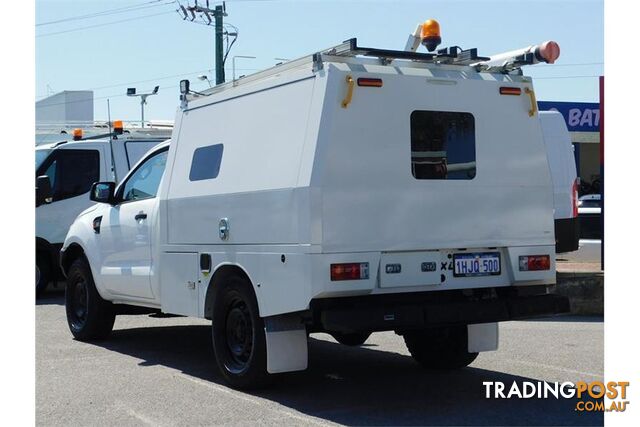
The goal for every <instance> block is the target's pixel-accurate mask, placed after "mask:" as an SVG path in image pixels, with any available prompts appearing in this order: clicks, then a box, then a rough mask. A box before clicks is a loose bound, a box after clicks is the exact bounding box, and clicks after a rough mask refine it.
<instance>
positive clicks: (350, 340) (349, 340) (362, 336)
mask: <svg viewBox="0 0 640 427" xmlns="http://www.w3.org/2000/svg"><path fill="white" fill-rule="evenodd" d="M331 336H332V337H333V338H335V340H336V341H338V342H339V343H340V344H344V345H350V346H358V345H362V344H364V343H365V341H366V340H367V339H368V338H369V337H370V336H371V332H358V333H350V334H343V333H341V332H332V333H331Z"/></svg>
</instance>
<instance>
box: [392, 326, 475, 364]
mask: <svg viewBox="0 0 640 427" xmlns="http://www.w3.org/2000/svg"><path fill="white" fill-rule="evenodd" d="M404 342H405V344H406V345H407V349H408V350H409V353H411V356H413V358H414V359H415V360H416V362H418V363H419V364H420V365H422V366H423V367H425V368H427V369H442V370H449V369H460V368H464V367H465V366H468V365H470V364H471V362H473V361H474V360H475V359H476V357H478V353H469V352H468V351H467V349H468V345H467V326H466V325H461V326H451V327H444V328H430V329H422V330H419V331H408V332H405V333H404Z"/></svg>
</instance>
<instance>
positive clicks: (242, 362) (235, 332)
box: [225, 298, 254, 373]
mask: <svg viewBox="0 0 640 427" xmlns="http://www.w3.org/2000/svg"><path fill="white" fill-rule="evenodd" d="M253 335H254V334H253V322H252V320H251V312H250V311H249V307H248V306H247V304H246V303H245V302H244V301H243V300H242V299H240V298H233V299H232V300H231V301H230V303H229V305H228V308H227V314H226V319H225V341H226V344H227V348H226V350H227V359H228V361H227V362H228V363H226V365H227V368H228V369H229V370H230V371H231V372H233V373H239V372H242V371H244V370H245V369H246V368H247V366H248V364H249V360H250V359H251V351H252V350H253Z"/></svg>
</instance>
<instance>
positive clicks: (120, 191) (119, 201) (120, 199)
mask: <svg viewBox="0 0 640 427" xmlns="http://www.w3.org/2000/svg"><path fill="white" fill-rule="evenodd" d="M165 151H167V152H168V151H169V146H168V145H167V146H166V147H162V148H161V149H159V150H157V151H154V152H152V153H149V155H148V156H146V157H143V158H142V159H141V160H140V162H139V163H138V165H137V166H136V167H135V168H133V169H131V170H130V171H129V174H128V175H127V176H126V178H125V179H124V180H123V181H122V182H121V183H120V184H119V185H118V188H116V192H115V199H116V201H117V204H118V205H122V204H125V203H135V202H142V201H144V200H150V199H156V198H157V197H158V193H157V192H156V195H155V196H154V197H146V198H144V199H135V200H124V199H123V196H124V187H125V186H126V185H127V183H128V182H129V180H130V179H131V178H132V177H133V175H135V173H136V172H137V171H138V170H139V169H140V168H141V167H142V166H144V164H145V163H147V162H148V161H149V160H151V158H153V157H155V156H157V155H159V154H161V153H164V152H165ZM167 158H168V154H167ZM166 170H167V169H166V165H165V171H166ZM162 174H163V177H164V171H163V172H162ZM158 188H160V184H158Z"/></svg>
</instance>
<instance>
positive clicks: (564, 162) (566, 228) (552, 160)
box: [538, 111, 580, 253]
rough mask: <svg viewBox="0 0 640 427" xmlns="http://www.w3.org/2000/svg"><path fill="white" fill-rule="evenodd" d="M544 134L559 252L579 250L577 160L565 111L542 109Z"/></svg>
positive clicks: (541, 119) (541, 116) (541, 120)
mask: <svg viewBox="0 0 640 427" xmlns="http://www.w3.org/2000/svg"><path fill="white" fill-rule="evenodd" d="M538 115H539V117H540V124H541V125H542V135H543V136H544V144H545V147H546V149H547V159H548V161H549V169H550V170H551V181H553V208H554V220H555V235H556V252H558V253H561V252H571V251H575V250H577V249H578V241H579V235H580V232H579V229H580V224H579V221H578V187H579V179H578V176H577V172H576V159H575V155H574V151H573V145H571V137H570V135H569V131H568V129H567V125H566V123H565V121H564V118H563V117H562V114H560V113H558V112H557V111H540V112H539V113H538Z"/></svg>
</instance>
